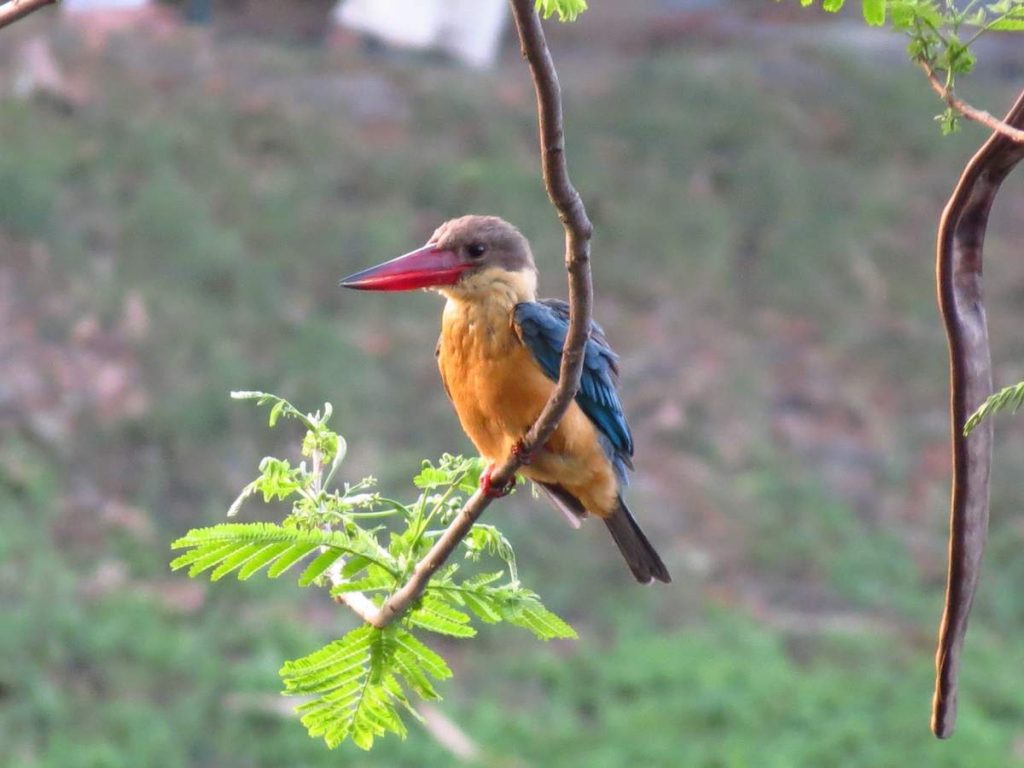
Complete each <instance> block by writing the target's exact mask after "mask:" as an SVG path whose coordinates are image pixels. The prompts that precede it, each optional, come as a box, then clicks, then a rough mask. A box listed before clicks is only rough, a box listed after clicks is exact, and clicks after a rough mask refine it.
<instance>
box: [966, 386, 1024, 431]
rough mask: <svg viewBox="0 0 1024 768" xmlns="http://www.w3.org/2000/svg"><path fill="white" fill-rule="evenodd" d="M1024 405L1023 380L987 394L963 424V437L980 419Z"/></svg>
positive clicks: (1012, 411) (972, 429)
mask: <svg viewBox="0 0 1024 768" xmlns="http://www.w3.org/2000/svg"><path fill="white" fill-rule="evenodd" d="M1022 405H1024V381H1019V382H1017V383H1016V384H1011V385H1010V386H1008V387H1003V388H1002V389H1001V390H999V391H998V392H996V393H995V394H992V395H989V396H988V398H986V400H985V402H984V403H982V404H981V405H980V406H979V407H978V410H976V411H975V412H974V413H972V414H971V416H970V418H969V419H967V423H966V424H964V437H967V436H968V435H970V434H971V432H973V431H974V429H975V428H976V427H977V426H978V425H979V424H981V422H982V421H984V420H985V419H987V418H988V417H989V416H993V415H995V414H997V413H999V412H1001V411H1010V412H1011V413H1016V412H1017V411H1018V410H1019V409H1020V407H1021V406H1022Z"/></svg>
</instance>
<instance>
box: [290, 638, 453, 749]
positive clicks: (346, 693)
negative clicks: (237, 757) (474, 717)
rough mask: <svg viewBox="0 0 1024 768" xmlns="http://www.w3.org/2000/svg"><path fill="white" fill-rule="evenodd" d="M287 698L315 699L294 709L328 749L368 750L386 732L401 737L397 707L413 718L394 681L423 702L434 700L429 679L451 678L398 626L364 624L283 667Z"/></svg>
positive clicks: (402, 727)
mask: <svg viewBox="0 0 1024 768" xmlns="http://www.w3.org/2000/svg"><path fill="white" fill-rule="evenodd" d="M280 674H281V678H282V680H283V682H284V686H285V691H284V692H285V694H287V695H296V694H298V695H308V696H313V697H314V698H313V699H312V700H311V701H308V702H306V703H304V704H301V705H300V706H298V707H297V708H296V709H297V711H298V712H299V713H300V714H301V715H302V723H303V725H305V726H306V728H307V730H308V731H309V735H310V736H313V737H323V739H324V741H325V742H326V743H327V745H328V746H329V747H331V748H334V747H336V746H338V744H340V743H341V742H342V741H344V740H345V739H346V738H351V739H352V743H354V744H355V745H356V746H358V747H359V748H361V749H370V748H371V747H372V746H373V743H374V740H375V739H376V738H377V737H379V736H383V735H385V734H386V733H389V732H390V733H394V734H397V735H398V736H401V737H403V738H404V737H405V735H406V727H405V725H404V723H402V720H401V718H400V716H399V714H398V706H401V707H403V708H405V709H407V710H409V711H410V712H412V713H413V714H414V715H415V710H413V709H412V706H411V705H410V703H409V701H408V698H407V697H406V695H405V692H404V690H403V689H402V686H401V684H400V683H399V680H398V678H401V679H402V680H404V681H405V684H406V685H407V686H408V688H409V689H410V690H412V691H414V692H415V693H416V694H417V695H419V696H420V697H421V698H424V699H437V698H439V697H438V695H437V691H436V690H435V689H434V686H433V683H432V682H431V678H434V679H437V680H441V679H445V678H448V677H451V670H450V669H449V668H448V665H447V664H445V663H444V660H443V659H442V658H441V657H440V656H438V655H437V654H436V653H434V652H433V651H432V650H430V649H429V648H427V647H426V646H425V645H423V643H421V642H420V641H419V640H417V639H416V638H415V637H413V636H412V634H411V633H410V632H409V631H408V630H406V629H403V628H402V627H396V626H391V627H387V628H385V629H376V628H375V627H370V626H369V625H364V626H362V627H359V628H358V629H354V630H352V631H351V632H349V633H348V634H347V635H345V636H344V637H342V638H341V639H339V640H336V641H334V642H333V643H331V644H330V645H328V646H326V647H324V648H321V649H320V650H319V651H316V652H315V653H312V654H310V655H309V656H306V657H305V658H302V659H297V660H295V661H289V662H287V663H286V664H285V665H284V666H283V667H282V668H281V673H280Z"/></svg>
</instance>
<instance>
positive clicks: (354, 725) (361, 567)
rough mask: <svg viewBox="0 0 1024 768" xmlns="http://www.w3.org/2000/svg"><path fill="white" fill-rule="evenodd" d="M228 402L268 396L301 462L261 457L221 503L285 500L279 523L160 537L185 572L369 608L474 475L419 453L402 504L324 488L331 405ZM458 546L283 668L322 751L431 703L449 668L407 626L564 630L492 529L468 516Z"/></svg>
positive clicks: (398, 725) (330, 466)
mask: <svg viewBox="0 0 1024 768" xmlns="http://www.w3.org/2000/svg"><path fill="white" fill-rule="evenodd" d="M232 397H234V398H236V399H246V400H255V401H257V403H258V404H260V405H265V404H268V403H269V404H271V408H270V426H271V427H273V426H275V425H276V424H277V423H278V421H279V420H280V419H281V418H289V419H293V420H296V421H298V422H300V423H301V424H302V425H303V426H304V427H305V428H306V432H305V436H304V438H303V441H302V447H301V455H302V457H303V458H302V460H300V461H299V463H298V464H297V465H294V466H293V465H292V463H291V462H289V461H288V460H287V459H280V458H275V457H272V456H268V457H265V458H264V459H263V460H262V461H260V463H259V475H258V476H257V477H256V478H255V479H254V480H253V481H252V482H250V483H248V484H247V485H246V486H245V488H244V489H243V491H242V493H241V494H240V495H239V497H238V498H237V499H236V500H235V502H234V503H233V504H232V505H231V507H230V508H229V510H228V515H229V516H232V517H233V516H235V515H237V514H238V513H239V512H240V510H241V509H242V506H243V504H244V503H245V502H246V500H247V499H249V498H251V497H253V496H255V495H260V496H262V497H263V500H264V501H265V502H269V501H274V500H281V501H285V502H291V508H290V512H289V513H288V514H287V515H286V516H285V518H284V520H283V521H282V522H281V523H280V524H274V523H222V524H219V525H214V526H210V527H207V528H199V529H195V530H192V531H189V532H188V533H187V534H186V535H185V536H183V537H181V538H180V539H178V540H177V541H175V542H174V543H173V544H172V548H173V549H176V550H184V552H183V553H182V554H181V555H179V556H178V557H177V558H175V559H174V560H173V561H172V562H171V568H172V569H174V570H180V569H184V568H187V569H188V574H189V576H190V577H197V576H201V575H202V574H207V573H208V574H209V576H210V579H211V581H217V580H219V579H222V578H224V577H225V576H228V575H230V574H234V575H235V576H236V577H237V578H238V579H240V580H245V579H249V578H251V577H253V576H255V575H257V574H260V573H263V574H265V575H266V576H267V577H268V578H278V577H280V576H282V575H284V574H285V573H289V572H298V574H299V575H298V584H299V586H304V587H306V586H320V587H323V588H325V589H329V591H330V594H331V595H332V597H334V598H335V599H336V600H338V601H340V602H348V601H350V600H352V599H353V598H354V597H355V596H358V597H359V599H360V600H364V601H369V602H370V603H372V605H373V606H376V607H380V606H381V605H382V604H383V603H384V602H385V601H386V600H387V599H388V597H390V596H391V595H392V594H393V593H394V592H395V591H396V590H397V589H399V588H400V587H401V586H402V585H403V584H404V583H405V582H406V581H407V579H408V578H409V576H410V574H411V573H412V570H413V568H414V567H415V566H416V563H417V562H418V561H419V560H420V559H421V558H422V557H423V555H424V554H426V552H427V551H428V550H429V549H430V547H431V545H432V544H433V542H434V540H435V539H436V538H437V537H438V536H440V535H441V533H442V532H443V530H444V529H443V527H441V526H443V525H444V524H445V523H447V522H448V521H449V520H450V519H451V517H452V516H453V515H455V514H456V513H457V511H458V510H459V508H460V507H461V505H462V501H463V496H464V495H466V494H470V493H472V492H473V491H474V490H475V489H476V487H477V485H478V483H479V480H480V474H481V472H482V470H483V464H482V462H481V461H480V460H479V459H466V458H463V457H461V456H451V455H449V454H445V455H444V456H442V457H441V458H440V459H439V460H438V461H437V463H432V462H428V461H425V462H423V466H422V468H421V470H420V472H419V473H418V474H417V475H416V477H414V478H413V484H414V485H415V487H416V488H417V489H418V490H419V494H418V496H417V497H416V498H415V499H414V500H413V501H412V502H411V503H408V504H406V503H402V502H400V501H396V500H394V499H389V498H386V497H383V496H381V495H380V494H379V493H377V492H376V491H374V490H373V488H374V487H375V481H374V480H373V478H365V479H363V480H361V481H359V482H357V483H354V484H343V485H342V486H341V487H339V488H332V487H331V483H332V481H333V478H334V475H335V473H336V471H337V469H338V467H339V465H340V464H341V462H342V460H343V458H344V456H345V452H346V444H345V441H344V440H343V439H342V438H341V436H340V435H338V434H337V433H335V432H333V431H332V430H331V429H330V427H329V426H328V420H329V419H330V417H331V415H332V409H331V405H330V403H327V404H325V406H324V408H323V409H322V410H321V411H316V412H315V413H303V412H302V411H300V410H299V409H297V408H296V407H295V406H293V405H292V404H291V403H289V402H288V401H287V400H285V399H284V398H281V397H277V396H276V395H271V394H268V393H265V392H233V393H232ZM460 547H461V549H462V550H463V555H464V558H463V562H462V563H450V564H448V565H446V566H445V567H443V568H442V569H441V570H439V571H438V572H437V573H436V574H435V575H434V578H433V579H432V580H431V581H430V582H429V583H428V584H427V587H426V589H425V591H424V593H423V595H422V596H421V597H420V598H419V599H418V600H417V602H416V603H415V604H414V605H413V607H412V609H411V610H409V611H408V613H406V614H405V615H404V616H403V617H402V619H401V621H399V622H398V623H395V624H391V625H389V626H386V627H384V628H377V627H375V626H371V625H369V624H364V625H363V626H361V627H359V628H358V629H355V630H352V631H351V632H349V633H348V634H346V635H344V636H343V637H341V638H339V639H338V640H335V641H334V642H332V643H330V644H329V645H327V646H325V647H324V648H321V649H320V650H318V651H315V652H314V653H312V654H310V655H309V656H306V657H304V658H302V659H297V660H294V661H289V662H286V663H285V664H284V666H283V667H282V668H281V678H282V680H283V682H284V693H285V694H287V695H302V696H306V697H312V698H310V699H309V700H308V701H306V702H305V703H303V704H301V705H299V707H298V708H297V709H298V712H299V713H300V715H301V717H302V722H303V724H304V725H305V726H306V728H307V730H308V731H309V734H310V736H313V737H322V738H323V739H324V741H325V742H326V743H327V745H328V746H330V747H332V748H333V747H335V746H337V745H338V744H340V743H342V742H343V741H344V740H345V739H346V738H351V740H352V742H353V743H354V744H356V745H357V746H359V747H361V748H363V749H369V748H370V747H372V746H373V742H374V740H375V739H376V738H378V737H380V736H383V735H384V734H386V733H394V734H397V735H399V736H403V737H404V736H405V734H406V726H405V724H404V723H403V721H402V719H401V712H402V711H405V712H407V713H409V714H411V715H413V716H414V717H418V716H417V715H416V711H415V708H414V706H413V703H412V700H413V699H414V698H415V697H418V698H420V699H425V700H430V699H438V698H440V697H439V695H438V693H437V691H436V689H435V687H434V683H435V682H436V681H440V680H444V679H446V678H448V677H450V676H451V670H450V669H449V668H448V666H447V664H446V663H445V661H444V659H443V658H441V656H439V655H438V654H437V653H436V652H435V651H433V650H431V649H430V648H429V647H428V646H427V645H426V644H425V643H424V642H423V641H422V640H421V639H420V637H419V636H418V633H420V632H432V633H435V634H441V635H447V636H450V637H457V638H470V637H473V636H475V635H476V634H477V628H476V627H475V626H474V622H475V621H479V622H481V623H484V624H497V623H500V622H506V623H508V624H511V625H513V626H517V627H521V628H523V629H526V630H528V631H530V632H531V633H533V635H535V636H536V637H538V638H540V639H543V640H549V639H552V638H572V637H575V636H576V633H575V632H574V631H573V629H572V627H570V626H569V625H568V624H567V623H566V622H565V621H564V620H563V619H561V618H559V617H558V616H556V615H555V614H554V613H552V612H551V611H549V610H548V609H547V608H545V607H544V605H543V603H541V601H540V598H539V597H538V596H537V594H536V593H535V592H533V591H532V590H529V589H527V588H526V587H524V586H523V585H522V584H521V583H520V582H519V574H518V570H517V568H516V561H515V553H514V552H513V550H512V545H511V543H510V542H509V541H508V539H507V538H506V537H505V535H504V534H502V533H501V532H500V531H499V530H498V529H497V528H495V527H494V526H492V525H481V524H478V525H476V526H475V527H474V528H473V530H472V531H471V532H470V534H469V536H467V537H466V538H465V539H464V540H463V541H462V543H461V544H460ZM485 559H486V560H487V562H488V567H487V568H486V569H483V570H481V568H480V566H479V565H478V564H479V563H482V562H484V561H485ZM300 566H301V570H300Z"/></svg>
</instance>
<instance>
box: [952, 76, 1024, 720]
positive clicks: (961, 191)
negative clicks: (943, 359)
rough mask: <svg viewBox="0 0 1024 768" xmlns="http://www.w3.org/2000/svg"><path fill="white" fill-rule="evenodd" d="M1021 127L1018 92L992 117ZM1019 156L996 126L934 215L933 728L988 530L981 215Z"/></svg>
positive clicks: (988, 373) (956, 659)
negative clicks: (943, 364) (942, 430)
mask: <svg viewBox="0 0 1024 768" xmlns="http://www.w3.org/2000/svg"><path fill="white" fill-rule="evenodd" d="M996 122H998V123H1000V124H1001V125H1005V126H1006V127H1007V128H1009V129H1010V130H1013V131H1016V132H1017V133H1019V134H1020V133H1022V132H1021V131H1020V130H1019V129H1018V128H1017V126H1024V92H1022V93H1021V94H1020V96H1019V97H1018V98H1017V102H1016V103H1015V104H1014V105H1013V107H1012V108H1011V109H1010V111H1009V113H1008V114H1007V115H1006V118H1005V119H1004V120H1002V121H996ZM1022 159H1024V143H1017V140H1016V139H1013V138H1012V137H1011V136H1009V135H1008V134H1007V133H1006V132H1005V131H1001V130H998V129H997V130H996V132H994V133H993V134H992V136H991V137H989V139H988V141H986V142H985V143H984V144H983V145H982V147H981V149H979V150H978V152H977V154H975V155H974V157H973V158H971V161H970V162H969V163H968V164H967V167H966V168H964V172H963V174H962V175H961V176H960V181H959V182H958V183H957V185H956V189H954V191H953V194H952V196H951V197H950V199H949V202H948V203H947V204H946V208H945V210H944V211H943V213H942V219H941V220H940V222H939V232H938V243H937V249H936V251H937V253H936V277H937V280H938V294H939V308H940V310H941V312H942V319H943V321H944V322H945V325H946V336H947V338H948V341H949V367H950V394H951V397H950V411H951V419H952V425H951V426H952V446H953V494H952V496H953V498H952V509H951V513H950V531H949V573H948V577H947V582H946V601H945V608H944V610H943V614H942V621H941V623H940V625H939V641H938V651H937V652H936V658H935V667H936V677H935V697H934V699H933V702H932V731H933V732H934V733H935V735H936V736H938V737H939V738H943V739H944V738H947V737H948V736H950V735H952V733H953V727H954V725H955V723H956V693H957V678H958V676H959V672H960V652H961V650H962V649H963V644H964V637H965V635H966V633H967V619H968V615H969V613H970V610H971V603H972V602H973V600H974V592H975V590H976V588H977V585H978V575H979V572H980V570H981V562H982V556H983V555H984V551H985V538H986V536H987V532H988V503H989V492H988V486H989V469H990V465H991V460H992V422H991V421H985V422H983V423H982V424H980V425H978V427H977V428H975V429H974V431H972V432H971V434H970V436H969V437H968V436H965V435H964V425H965V423H966V422H967V419H968V417H969V416H970V414H971V413H973V412H974V411H975V410H976V409H977V408H978V406H980V405H981V403H983V402H984V401H985V398H987V397H988V396H989V394H991V392H992V355H991V352H990V350H989V342H988V327H987V324H986V321H985V305H984V302H983V297H982V279H981V278H982V247H983V245H984V242H985V231H986V229H987V226H988V214H989V211H990V210H991V208H992V203H993V201H994V200H995V196H996V193H997V192H998V191H999V187H1000V185H1001V184H1002V182H1003V180H1004V179H1005V178H1006V176H1007V174H1009V173H1010V171H1011V170H1013V168H1014V166H1016V165H1017V163H1019V162H1020V161H1021V160H1022Z"/></svg>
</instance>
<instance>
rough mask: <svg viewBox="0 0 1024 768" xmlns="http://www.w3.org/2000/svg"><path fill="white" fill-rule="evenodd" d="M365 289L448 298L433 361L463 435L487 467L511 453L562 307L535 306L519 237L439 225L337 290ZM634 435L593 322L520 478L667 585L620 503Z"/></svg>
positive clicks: (556, 341) (550, 372) (550, 380)
mask: <svg viewBox="0 0 1024 768" xmlns="http://www.w3.org/2000/svg"><path fill="white" fill-rule="evenodd" d="M341 284H342V285H343V286H345V287H346V288H355V289H358V290H363V291H408V290H413V289H416V288H429V289H434V290H437V291H439V292H440V293H441V294H442V295H443V296H444V297H445V298H446V299H447V300H448V301H447V303H446V304H445V308H444V314H443V315H442V319H441V338H440V339H439V340H438V343H437V351H436V354H437V363H438V367H439V368H440V370H441V379H442V381H443V382H444V388H445V390H446V391H447V392H448V396H449V398H451V401H452V403H453V404H454V405H455V411H456V413H457V414H458V416H459V421H460V422H461V423H462V428H463V429H464V430H465V432H466V434H467V435H468V436H469V438H470V440H472V441H473V444H474V445H475V446H476V448H477V450H478V451H479V452H480V454H481V455H482V456H483V457H484V459H486V460H487V461H488V462H489V466H488V468H487V471H486V472H485V473H484V475H483V477H482V478H481V487H482V488H483V490H484V492H485V493H489V494H491V495H502V494H503V493H504V492H506V491H507V489H500V488H493V487H492V486H491V482H490V474H491V470H492V469H493V468H494V466H495V464H496V463H497V462H499V461H502V460H503V459H504V458H505V457H506V456H508V455H509V454H510V453H512V452H518V453H520V454H522V438H523V437H524V436H525V435H526V432H527V431H528V430H529V429H530V427H531V426H532V425H533V423H534V421H536V419H537V417H538V416H539V415H540V412H541V410H542V409H543V407H544V405H545V403H547V401H548V398H549V397H550V396H551V393H552V391H553V390H554V388H555V382H556V381H557V380H558V372H559V366H560V364H561V360H562V345H563V344H564V342H565V337H566V333H567V332H568V328H569V307H568V305H567V304H566V303H565V302H564V301H560V300H558V299H541V300H539V301H538V300H537V297H536V290H537V268H536V267H535V266H534V261H533V254H532V253H531V251H530V244H529V243H528V242H527V240H526V238H525V237H523V235H522V234H521V233H520V232H519V230H518V229H516V228H515V227H514V226H512V225H511V224H509V223H508V222H507V221H504V220H503V219H500V218H498V217H496V216H463V217H461V218H458V219H452V220H451V221H448V222H445V223H444V224H442V225H441V226H440V227H438V228H437V230H436V231H435V232H434V234H433V235H432V236H431V237H430V239H429V240H428V241H427V244H426V245H424V246H423V247H422V248H418V249H417V250H415V251H411V252H410V253H407V254H405V255H404V256H399V257H398V258H397V259H392V260H391V261H388V262H385V263H384V264H380V265H379V266H376V267H371V268H369V269H366V270H363V271H362V272H357V273H356V274H354V275H350V276H349V277H347V278H345V279H344V280H342V281H341ZM632 456H633V436H632V434H631V433H630V430H629V425H628V424H627V423H626V417H625V415H624V414H623V411H622V403H621V402H620V400H619V393H618V357H617V355H616V354H615V353H614V352H613V351H612V350H611V347H609V346H608V342H607V341H606V340H605V337H604V333H603V332H602V330H601V328H600V326H598V325H597V324H596V323H594V324H592V325H591V328H590V339H589V340H588V341H587V346H586V351H585V354H584V367H583V375H582V378H581V381H580V388H579V392H578V393H577V394H576V399H575V402H573V403H572V404H571V405H570V406H569V410H568V411H567V412H566V414H565V416H564V417H563V418H562V421H561V422H560V423H559V425H558V427H557V429H556V430H555V432H554V434H552V436H551V437H550V438H549V439H548V441H547V442H546V443H545V444H544V446H543V447H541V448H540V449H538V450H537V451H536V452H535V454H534V455H533V456H529V457H525V456H524V457H523V458H524V459H528V463H526V464H524V465H523V467H522V469H521V470H520V472H521V473H522V474H523V475H525V476H526V477H528V478H529V479H530V480H532V481H533V482H534V483H536V484H537V485H538V486H540V488H542V489H543V490H544V491H545V492H546V494H547V495H548V497H549V498H550V499H551V501H552V502H553V503H554V505H555V506H556V507H558V508H559V509H560V510H562V511H563V512H564V513H565V514H566V516H567V517H568V518H569V520H570V521H571V522H573V524H574V525H575V526H578V525H579V519H580V518H583V517H585V516H586V515H587V513H588V512H589V513H592V514H594V515H596V516H597V517H599V518H601V519H602V520H604V522H605V525H607V526H608V530H609V531H611V534H612V538H613V539H614V540H615V543H616V544H617V545H618V547H619V550H620V551H621V552H622V555H623V557H625V559H626V562H627V563H628V564H629V568H630V570H631V571H632V572H633V575H634V576H635V577H636V579H637V580H638V581H641V582H644V583H649V582H651V581H654V580H655V579H657V580H659V581H664V582H668V581H671V578H670V577H669V574H668V570H667V569H666V568H665V564H664V563H662V561H661V558H660V557H659V556H658V553H657V552H656V551H655V550H654V547H653V546H651V543H650V541H648V539H647V537H646V536H645V535H644V533H643V531H642V530H640V526H639V525H638V524H637V522H636V519H635V518H634V517H633V515H632V513H631V512H630V511H629V508H628V507H626V504H625V502H623V500H622V488H623V486H625V485H626V483H627V471H628V470H630V469H632V467H633V463H632Z"/></svg>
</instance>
